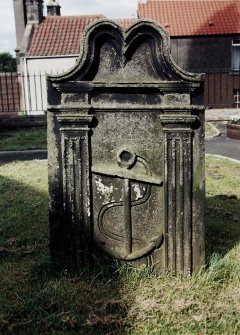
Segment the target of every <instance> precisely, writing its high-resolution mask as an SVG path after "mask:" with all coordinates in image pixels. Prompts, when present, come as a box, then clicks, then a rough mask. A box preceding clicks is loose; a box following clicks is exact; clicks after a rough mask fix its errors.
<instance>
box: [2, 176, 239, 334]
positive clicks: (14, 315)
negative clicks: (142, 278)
mask: <svg viewBox="0 0 240 335" xmlns="http://www.w3.org/2000/svg"><path fill="white" fill-rule="evenodd" d="M0 192H1V195H2V197H1V199H0V226H1V233H0V243H1V248H0V273H1V276H0V291H1V292H0V296H1V299H0V311H1V313H0V334H18V335H21V334H31V335H34V334H44V335H47V334H53V332H54V333H56V334H65V333H67V334H76V335H94V334H100V335H101V334H109V335H110V334H112V335H114V334H115V335H117V334H119V335H120V334H125V333H126V328H127V327H128V326H129V325H128V324H127V323H126V316H127V313H128V311H129V308H130V307H131V306H130V302H129V301H126V298H125V294H124V292H126V285H127V284H126V282H127V276H126V271H124V275H121V268H119V267H115V270H114V268H113V267H109V268H100V269H99V270H95V271H92V272H91V273H90V272H84V271H83V272H81V273H79V274H77V275H76V276H70V275H68V274H67V273H65V272H64V270H63V269H59V268H56V266H54V265H53V264H52V263H51V260H50V256H49V250H48V214H47V212H48V209H47V193H46V192H38V191H37V190H36V189H34V188H33V187H30V186H29V185H26V184H23V183H19V182H16V181H14V180H11V179H7V178H5V177H0ZM239 240H240V202H239V200H238V199H237V198H236V197H234V196H232V197H227V196H221V195H219V196H215V197H208V198H207V224H206V247H207V257H208V258H209V257H210V256H211V255H212V254H213V253H219V254H221V255H224V254H226V253H227V252H228V251H229V250H230V249H231V248H232V247H233V246H234V245H235V244H236V243H238V242H239ZM129 273H130V272H129ZM130 275H131V274H130ZM130 278H131V279H129V278H128V280H129V281H130V280H134V278H133V279H132V277H130ZM135 279H136V278H135Z"/></svg>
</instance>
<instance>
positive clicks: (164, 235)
mask: <svg viewBox="0 0 240 335" xmlns="http://www.w3.org/2000/svg"><path fill="white" fill-rule="evenodd" d="M48 82H49V87H48V99H49V108H48V155H49V156H48V159H49V194H50V246H51V253H52V257H53V260H54V261H55V262H58V263H60V264H61V265H62V266H63V267H64V268H66V269H68V270H74V269H76V270H79V269H81V268H83V267H89V266H90V267H91V266H93V264H94V262H95V263H96V262H99V261H101V260H102V259H104V260H106V259H107V260H111V259H112V258H116V259H120V260H125V261H128V262H132V263H136V264H138V263H145V264H146V265H148V266H154V267H155V268H156V269H157V270H158V271H164V270H167V271H171V272H173V273H177V272H183V273H191V272H192V271H195V270H197V269H199V267H201V266H202V265H203V262H204V108H203V106H200V105H199V102H200V101H201V96H202V89H201V83H202V78H201V76H200V75H195V74H190V73H186V72H184V71H183V70H181V69H180V68H178V67H177V66H176V65H175V64H174V63H173V61H172V59H171V57H170V56H169V37H168V36H167V35H166V33H165V32H164V30H163V29H162V28H161V27H159V26H157V25H155V24H154V23H151V22H143V21H142V22H141V21H140V22H138V23H136V24H134V25H133V26H131V27H130V28H129V29H127V30H126V31H125V30H123V29H122V28H121V27H119V26H118V25H117V24H115V23H114V22H111V21H99V22H97V23H95V24H93V25H92V26H91V27H89V29H88V30H87V32H86V34H85V37H84V38H83V42H82V45H81V55H80V57H79V61H78V63H77V65H76V67H75V68H73V69H72V70H71V71H70V72H68V73H65V74H63V75H61V76H56V77H49V78H48Z"/></svg>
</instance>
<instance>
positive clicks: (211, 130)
mask: <svg viewBox="0 0 240 335" xmlns="http://www.w3.org/2000/svg"><path fill="white" fill-rule="evenodd" d="M218 134H219V132H218V130H217V128H216V127H215V125H214V124H213V123H211V122H205V137H206V138H208V137H212V136H217V135H218Z"/></svg>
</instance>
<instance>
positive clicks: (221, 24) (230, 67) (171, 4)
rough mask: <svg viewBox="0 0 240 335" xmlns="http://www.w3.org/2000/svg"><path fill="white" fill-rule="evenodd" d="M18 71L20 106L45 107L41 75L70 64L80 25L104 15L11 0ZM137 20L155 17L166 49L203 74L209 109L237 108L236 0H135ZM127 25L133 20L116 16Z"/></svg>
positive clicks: (239, 45) (53, 2) (239, 8)
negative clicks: (65, 11) (71, 12)
mask: <svg viewBox="0 0 240 335" xmlns="http://www.w3.org/2000/svg"><path fill="white" fill-rule="evenodd" d="M13 1H14V10H15V22H16V35H17V50H16V52H17V56H18V69H19V73H20V74H21V77H22V79H21V80H22V87H25V89H24V92H23V94H22V95H23V99H22V100H23V102H24V106H25V107H24V109H25V110H26V111H27V112H28V113H42V111H43V110H46V107H47V106H46V102H45V101H46V98H45V97H46V87H45V79H44V76H45V74H46V73H61V72H63V71H67V70H68V69H69V68H71V67H72V66H73V65H74V63H75V61H76V59H77V57H78V55H79V51H80V40H81V36H82V34H83V31H84V30H85V28H86V27H87V26H88V25H89V24H91V23H92V22H94V21H95V20H98V19H101V18H104V16H103V15H101V14H99V15H89V16H61V7H60V5H59V3H58V1H57V0H50V1H48V2H47V6H46V7H47V15H46V16H44V15H43V0H13ZM137 16H138V18H139V19H150V20H154V21H156V22H157V23H159V24H160V25H162V26H163V27H164V28H165V30H166V31H168V33H169V34H170V36H171V53H172V57H173V59H174V60H175V62H176V63H177V64H178V65H179V66H180V67H182V68H184V69H185V70H189V71H192V72H207V75H206V79H205V88H206V89H205V104H206V105H207V106H209V107H212V108H234V107H240V104H239V103H240V101H239V103H238V101H236V100H237V99H239V97H240V76H239V68H240V20H239V17H240V1H239V0H201V1H199V0H139V3H138V8H137ZM118 23H119V24H121V25H123V26H125V27H127V26H128V25H130V24H131V23H134V19H129V20H118Z"/></svg>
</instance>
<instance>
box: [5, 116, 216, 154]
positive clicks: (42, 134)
mask: <svg viewBox="0 0 240 335" xmlns="http://www.w3.org/2000/svg"><path fill="white" fill-rule="evenodd" d="M216 134H217V129H216V128H215V126H214V125H213V124H211V123H209V122H206V124H205V135H206V137H211V136H214V135H216ZM46 148H47V130H46V129H45V128H29V129H27V128H22V129H17V130H5V131H3V130H2V131H0V151H18V150H20V151H21V150H36V149H38V150H45V149H46Z"/></svg>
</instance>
